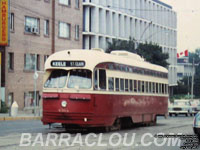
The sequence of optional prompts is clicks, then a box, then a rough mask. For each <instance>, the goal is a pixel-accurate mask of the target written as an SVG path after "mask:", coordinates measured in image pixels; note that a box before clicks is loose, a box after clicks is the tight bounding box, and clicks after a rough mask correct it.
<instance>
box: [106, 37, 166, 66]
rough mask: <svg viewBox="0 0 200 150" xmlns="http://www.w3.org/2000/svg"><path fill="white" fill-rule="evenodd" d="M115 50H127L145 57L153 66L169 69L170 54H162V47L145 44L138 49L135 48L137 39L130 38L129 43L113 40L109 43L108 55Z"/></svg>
mask: <svg viewBox="0 0 200 150" xmlns="http://www.w3.org/2000/svg"><path fill="white" fill-rule="evenodd" d="M114 50H126V51H129V52H132V53H137V54H139V55H140V56H141V57H143V58H144V59H145V60H146V61H148V62H151V63H153V64H157V65H161V66H163V67H167V66H168V63H167V59H168V58H169V56H168V54H166V53H162V47H160V46H158V45H157V44H152V43H145V44H139V46H138V48H137V49H136V48H135V39H133V38H129V41H125V40H113V42H112V43H111V42H108V48H107V50H106V52H107V53H110V52H111V51H114Z"/></svg>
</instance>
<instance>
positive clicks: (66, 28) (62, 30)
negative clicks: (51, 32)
mask: <svg viewBox="0 0 200 150" xmlns="http://www.w3.org/2000/svg"><path fill="white" fill-rule="evenodd" d="M70 28H71V27H70V24H68V23H64V22H59V33H58V35H59V37H61V38H70Z"/></svg>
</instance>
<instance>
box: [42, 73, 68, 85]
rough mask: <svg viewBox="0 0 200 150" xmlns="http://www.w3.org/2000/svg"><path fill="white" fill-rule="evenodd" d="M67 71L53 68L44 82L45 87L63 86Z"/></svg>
mask: <svg viewBox="0 0 200 150" xmlns="http://www.w3.org/2000/svg"><path fill="white" fill-rule="evenodd" d="M67 75H68V71H66V70H53V71H52V72H51V75H50V76H49V78H48V80H47V81H46V83H45V84H44V87H45V88H63V87H64V86H65V85H66V80H67Z"/></svg>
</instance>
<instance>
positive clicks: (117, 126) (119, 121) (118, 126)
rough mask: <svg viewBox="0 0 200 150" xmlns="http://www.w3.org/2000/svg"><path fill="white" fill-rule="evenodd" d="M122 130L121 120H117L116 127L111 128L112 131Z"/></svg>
mask: <svg viewBox="0 0 200 150" xmlns="http://www.w3.org/2000/svg"><path fill="white" fill-rule="evenodd" d="M120 129H121V120H120V119H117V120H116V121H115V123H114V125H113V126H112V127H111V130H120Z"/></svg>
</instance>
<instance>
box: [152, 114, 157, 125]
mask: <svg viewBox="0 0 200 150" xmlns="http://www.w3.org/2000/svg"><path fill="white" fill-rule="evenodd" d="M156 122H157V117H156V116H155V118H154V120H153V122H152V124H153V126H155V125H156Z"/></svg>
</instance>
